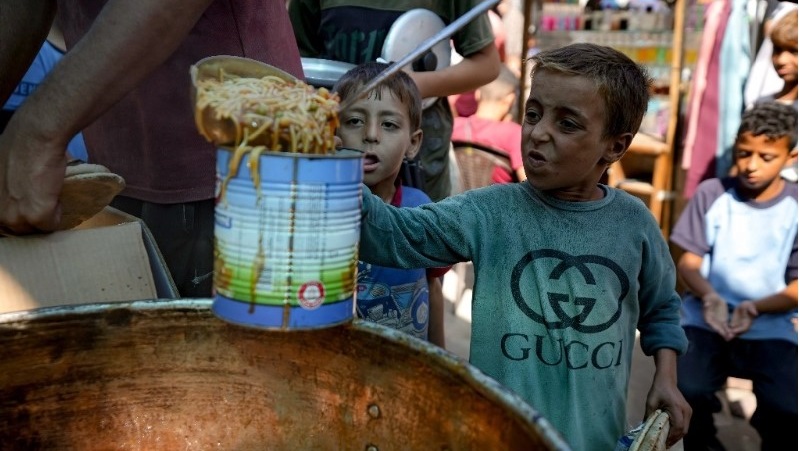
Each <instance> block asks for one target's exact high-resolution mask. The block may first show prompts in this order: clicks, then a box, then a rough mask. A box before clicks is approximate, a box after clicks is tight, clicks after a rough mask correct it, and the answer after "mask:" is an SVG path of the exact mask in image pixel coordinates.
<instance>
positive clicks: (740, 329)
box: [730, 301, 758, 335]
mask: <svg viewBox="0 0 799 451" xmlns="http://www.w3.org/2000/svg"><path fill="white" fill-rule="evenodd" d="M757 314H758V313H757V307H755V303H754V302H752V301H743V302H741V303H740V304H738V306H737V307H735V310H734V311H733V312H732V320H730V331H731V332H732V333H733V334H735V335H741V334H742V333H744V332H746V331H747V330H749V328H750V327H752V321H754V319H755V318H756V317H757Z"/></svg>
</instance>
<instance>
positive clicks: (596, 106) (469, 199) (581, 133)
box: [360, 44, 690, 450]
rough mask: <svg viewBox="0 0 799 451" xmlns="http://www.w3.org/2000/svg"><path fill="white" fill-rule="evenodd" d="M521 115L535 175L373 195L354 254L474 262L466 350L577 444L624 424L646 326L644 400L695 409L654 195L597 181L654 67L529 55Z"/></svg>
mask: <svg viewBox="0 0 799 451" xmlns="http://www.w3.org/2000/svg"><path fill="white" fill-rule="evenodd" d="M532 60H533V63H534V67H533V70H532V77H531V78H532V82H531V89H530V96H529V98H528V99H527V102H526V106H525V108H526V110H525V111H526V112H525V117H524V123H523V128H522V155H523V161H524V168H525V173H526V175H527V181H526V182H521V183H513V184H495V185H491V186H488V187H485V188H479V189H475V190H470V191H466V192H464V193H462V194H459V195H457V196H453V197H451V198H448V199H445V200H442V201H439V202H437V203H435V204H427V205H423V206H421V207H417V208H408V209H396V208H391V207H389V206H387V205H385V204H384V203H383V202H380V200H379V199H378V198H377V197H375V196H372V195H370V194H369V193H368V192H366V193H365V196H364V208H363V212H364V216H363V222H362V228H361V245H360V252H361V254H360V258H361V259H362V260H364V261H367V262H372V263H375V264H381V265H390V266H399V267H419V266H423V267H424V266H441V265H450V264H453V263H456V262H462V261H472V262H473V264H474V272H475V280H474V292H473V304H472V338H471V349H470V359H469V360H470V362H471V363H472V364H473V365H474V366H476V367H477V368H479V369H480V370H482V371H483V372H484V373H486V374H487V375H489V376H491V377H493V378H494V379H496V380H497V381H499V382H500V383H502V384H504V385H505V386H506V387H508V388H509V389H511V390H513V391H514V392H516V393H517V394H519V395H520V396H521V397H522V398H524V399H525V400H526V401H527V402H528V403H529V404H530V405H531V406H532V407H534V408H535V409H537V410H538V411H539V412H541V414H542V415H543V416H544V417H545V418H547V419H548V420H549V422H550V423H551V424H552V425H553V426H554V427H555V428H556V429H557V430H558V431H559V432H560V433H561V434H562V435H563V437H564V438H565V439H566V441H567V442H569V444H570V445H571V446H572V447H573V448H574V449H575V450H594V449H597V450H598V449H614V448H615V446H616V443H617V441H618V439H619V437H621V436H622V435H623V434H624V433H625V430H626V429H627V426H628V425H626V424H625V423H626V396H627V388H628V382H629V379H630V368H631V364H632V353H633V346H635V342H636V341H635V340H636V339H635V329H636V326H637V328H638V329H639V330H640V332H641V339H640V341H641V346H642V348H643V350H644V352H645V353H646V354H648V355H654V360H655V364H656V372H655V375H654V380H653V384H652V388H651V389H650V392H649V394H648V396H647V400H646V411H647V414H648V413H651V412H653V411H655V410H656V409H658V408H661V409H663V410H666V411H667V412H668V413H669V414H670V422H671V430H670V434H669V439H668V444H669V445H671V444H674V443H675V442H676V441H677V440H679V439H680V437H682V435H683V434H684V433H685V428H686V426H687V423H688V420H689V418H690V407H689V406H688V404H687V403H686V402H685V399H684V398H683V397H682V395H681V394H680V392H679V390H678V389H677V385H676V360H677V354H678V353H682V352H684V350H685V347H686V345H687V341H686V338H685V333H684V332H683V330H682V329H681V328H680V325H679V305H680V298H679V295H678V294H677V292H676V291H675V284H676V271H675V268H674V263H673V261H672V259H671V255H670V253H669V249H668V246H667V244H666V242H665V240H664V239H663V236H662V234H661V232H660V228H659V227H658V225H657V223H656V222H655V220H654V217H653V216H652V214H651V213H650V212H649V210H647V208H646V206H645V205H644V204H643V203H642V202H641V201H640V200H639V199H637V198H635V197H633V196H631V195H629V194H626V193H624V192H623V191H621V190H617V189H614V188H610V187H607V186H605V185H601V184H599V183H598V182H599V179H600V177H601V176H602V173H603V172H604V171H605V169H606V168H607V166H608V165H609V164H611V163H612V162H614V161H616V160H618V159H619V158H621V157H622V156H623V155H624V152H625V151H626V150H627V147H628V146H629V145H630V142H631V141H632V138H633V135H634V134H635V133H636V131H637V130H638V127H639V125H640V124H641V119H642V118H643V115H644V112H645V111H646V107H647V102H648V98H649V87H650V84H651V79H650V78H649V77H648V76H647V75H646V73H645V71H644V70H643V69H642V68H641V67H640V66H638V65H637V64H636V63H634V62H633V61H632V60H630V59H629V58H628V57H626V56H625V55H624V54H622V53H620V52H618V51H616V50H614V49H612V48H610V47H603V46H597V45H594V44H572V45H568V46H565V47H561V48H558V49H554V50H548V51H544V52H540V53H538V54H537V55H535V56H534V57H533V58H532Z"/></svg>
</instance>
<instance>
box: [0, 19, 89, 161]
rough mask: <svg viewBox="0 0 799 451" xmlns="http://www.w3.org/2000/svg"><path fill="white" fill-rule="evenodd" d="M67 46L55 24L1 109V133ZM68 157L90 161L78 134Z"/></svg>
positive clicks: (72, 140)
mask: <svg viewBox="0 0 799 451" xmlns="http://www.w3.org/2000/svg"><path fill="white" fill-rule="evenodd" d="M64 52H66V46H65V44H64V36H63V35H62V34H61V30H59V29H58V26H56V25H55V24H54V25H53V26H52V27H51V28H50V33H48V35H47V39H46V40H45V41H44V44H42V47H41V49H39V53H37V54H36V59H34V60H33V64H31V66H30V67H29V68H28V71H27V72H25V75H23V76H22V80H21V81H20V82H19V84H18V85H17V87H16V89H14V92H13V93H11V97H9V99H8V101H6V103H5V105H3V108H2V109H0V133H3V130H5V128H6V124H8V121H9V120H11V116H12V115H13V114H14V111H16V109H17V108H19V106H20V105H22V102H24V101H25V99H26V98H28V96H29V95H31V93H32V92H33V91H34V90H36V88H37V87H38V86H39V84H41V82H42V81H43V80H44V78H45V77H46V76H47V74H49V73H50V71H51V70H53V67H55V65H56V64H57V63H58V62H59V61H60V60H61V58H63V57H64ZM67 153H68V154H69V156H68V157H67V158H68V159H69V160H81V161H88V154H87V152H86V144H85V143H84V142H83V135H82V134H80V133H78V134H77V135H75V136H74V137H73V138H72V139H71V140H70V141H69V143H68V144H67Z"/></svg>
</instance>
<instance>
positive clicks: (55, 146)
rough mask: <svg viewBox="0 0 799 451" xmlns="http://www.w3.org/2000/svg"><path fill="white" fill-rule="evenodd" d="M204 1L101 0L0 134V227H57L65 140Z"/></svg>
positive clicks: (189, 21)
mask: <svg viewBox="0 0 799 451" xmlns="http://www.w3.org/2000/svg"><path fill="white" fill-rule="evenodd" d="M210 2H211V0H182V1H179V2H165V1H163V0H139V1H136V2H130V1H127V0H110V1H109V2H108V3H107V4H106V5H105V7H104V8H103V10H102V11H101V13H100V14H99V16H98V17H97V19H96V20H95V22H94V23H93V24H92V26H91V28H90V29H89V30H88V32H87V33H86V35H85V36H84V37H83V38H82V39H81V40H80V41H79V42H78V43H77V44H76V45H75V46H74V47H73V48H71V49H70V51H69V52H68V53H67V54H66V55H65V56H64V58H63V59H62V60H61V62H60V63H59V64H58V65H57V66H56V67H55V68H54V69H53V71H52V72H51V73H50V75H49V76H48V77H47V78H46V79H45V81H44V82H43V83H42V84H41V85H40V86H39V87H38V88H37V90H36V91H35V92H34V93H33V94H31V96H30V97H28V99H27V100H26V101H25V103H23V104H22V106H20V108H19V109H18V110H17V111H16V113H15V114H14V116H13V117H12V118H11V120H10V121H9V123H8V126H7V128H6V131H5V133H3V134H2V135H0V228H2V229H3V230H5V231H6V232H11V233H17V234H22V233H31V232H35V231H49V230H55V229H56V228H57V226H58V222H59V221H60V207H59V205H58V194H59V192H60V190H61V186H62V184H63V177H64V170H65V165H66V157H65V148H66V145H67V143H68V142H69V139H70V138H71V137H72V136H74V134H75V133H77V132H78V131H80V130H81V129H83V128H84V127H86V126H87V125H89V124H90V123H92V122H93V121H94V120H95V119H96V118H97V117H99V116H100V115H101V114H102V113H103V112H105V111H106V110H107V109H108V108H110V107H111V106H112V105H114V104H115V103H116V102H117V101H119V99H121V98H122V97H123V96H124V95H125V94H126V93H127V92H129V91H130V90H131V89H133V88H134V87H135V86H136V85H137V84H138V83H139V82H141V80H142V79H143V78H144V77H145V76H147V75H148V74H149V73H150V72H151V71H152V70H153V69H154V68H155V67H157V66H158V65H159V64H161V63H162V62H163V61H164V60H166V59H167V58H168V57H169V55H170V54H172V52H174V51H175V49H176V48H177V47H178V46H179V45H180V43H181V42H182V40H183V39H184V38H185V36H186V35H187V34H188V33H189V31H190V30H191V28H192V26H193V25H194V24H195V23H196V22H197V20H198V19H199V17H200V16H201V15H202V13H203V11H204V10H205V9H206V8H207V7H208V5H209V4H210ZM5 51H6V50H5V49H4V50H0V52H3V53H4V52H5ZM187 70H188V68H187Z"/></svg>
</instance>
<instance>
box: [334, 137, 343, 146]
mask: <svg viewBox="0 0 799 451" xmlns="http://www.w3.org/2000/svg"><path fill="white" fill-rule="evenodd" d="M333 143H334V144H335V145H336V149H341V148H342V147H344V141H342V140H341V138H339V137H338V136H334V137H333Z"/></svg>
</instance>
